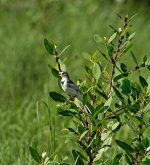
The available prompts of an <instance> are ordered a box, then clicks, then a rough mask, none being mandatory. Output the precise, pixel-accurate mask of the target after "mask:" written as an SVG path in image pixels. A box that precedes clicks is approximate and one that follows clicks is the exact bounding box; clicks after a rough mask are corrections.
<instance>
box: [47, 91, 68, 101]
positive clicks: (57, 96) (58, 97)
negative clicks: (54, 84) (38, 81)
mask: <svg viewBox="0 0 150 165" xmlns="http://www.w3.org/2000/svg"><path fill="white" fill-rule="evenodd" d="M49 96H50V97H51V98H52V99H53V100H54V101H56V102H62V103H63V102H65V101H67V99H66V98H65V97H64V96H63V95H61V94H59V93H57V92H49Z"/></svg>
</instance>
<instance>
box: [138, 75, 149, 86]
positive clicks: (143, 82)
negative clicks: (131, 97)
mask: <svg viewBox="0 0 150 165" xmlns="http://www.w3.org/2000/svg"><path fill="white" fill-rule="evenodd" d="M139 80H140V83H141V85H142V87H143V88H144V87H148V83H147V81H146V80H145V79H144V77H142V76H139Z"/></svg>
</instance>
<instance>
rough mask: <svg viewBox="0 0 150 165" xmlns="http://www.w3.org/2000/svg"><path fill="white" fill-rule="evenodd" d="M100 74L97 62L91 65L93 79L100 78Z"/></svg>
mask: <svg viewBox="0 0 150 165" xmlns="http://www.w3.org/2000/svg"><path fill="white" fill-rule="evenodd" d="M100 75H101V70H100V67H99V65H98V64H97V63H95V64H94V66H93V76H94V78H95V79H97V80H98V79H99V78H100Z"/></svg>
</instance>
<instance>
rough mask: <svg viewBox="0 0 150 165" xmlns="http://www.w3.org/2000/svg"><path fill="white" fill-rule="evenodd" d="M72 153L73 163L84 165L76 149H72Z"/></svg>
mask: <svg viewBox="0 0 150 165" xmlns="http://www.w3.org/2000/svg"><path fill="white" fill-rule="evenodd" d="M72 155H73V157H74V160H75V163H74V165H84V162H83V160H82V158H81V157H80V155H79V152H78V151H76V150H72Z"/></svg>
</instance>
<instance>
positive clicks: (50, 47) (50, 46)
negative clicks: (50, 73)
mask: <svg viewBox="0 0 150 165" xmlns="http://www.w3.org/2000/svg"><path fill="white" fill-rule="evenodd" d="M44 45H45V48H46V50H47V52H48V53H49V54H51V55H54V51H55V46H54V44H52V43H50V42H49V41H48V40H47V39H46V38H44Z"/></svg>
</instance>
